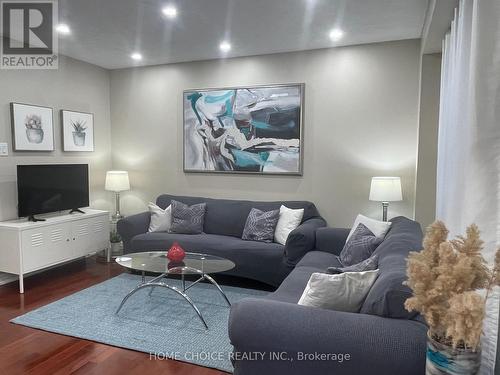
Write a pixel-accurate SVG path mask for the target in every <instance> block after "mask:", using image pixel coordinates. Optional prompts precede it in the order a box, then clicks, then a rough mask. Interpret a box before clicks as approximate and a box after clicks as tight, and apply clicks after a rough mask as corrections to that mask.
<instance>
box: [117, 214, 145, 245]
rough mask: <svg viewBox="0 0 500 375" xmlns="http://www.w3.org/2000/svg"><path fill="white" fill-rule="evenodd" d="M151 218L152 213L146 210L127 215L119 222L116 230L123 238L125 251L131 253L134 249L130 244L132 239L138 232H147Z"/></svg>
mask: <svg viewBox="0 0 500 375" xmlns="http://www.w3.org/2000/svg"><path fill="white" fill-rule="evenodd" d="M150 220H151V214H150V213H149V212H147V211H146V212H141V213H140V214H136V215H131V216H127V217H126V218H123V219H121V220H120V221H119V222H118V223H117V225H116V230H117V231H118V234H119V235H120V237H121V238H122V241H123V252H124V253H130V252H131V251H133V250H134V249H132V248H131V246H130V240H132V238H133V237H135V236H137V235H138V234H142V233H146V232H147V231H148V229H149V221H150Z"/></svg>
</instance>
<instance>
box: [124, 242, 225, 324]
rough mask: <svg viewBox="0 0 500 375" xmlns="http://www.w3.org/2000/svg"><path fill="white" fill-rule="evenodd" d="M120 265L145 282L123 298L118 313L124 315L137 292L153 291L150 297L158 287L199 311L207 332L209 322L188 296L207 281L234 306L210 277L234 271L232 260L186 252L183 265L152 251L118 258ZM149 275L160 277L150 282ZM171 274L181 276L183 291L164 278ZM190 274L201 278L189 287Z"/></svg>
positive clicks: (161, 252)
mask: <svg viewBox="0 0 500 375" xmlns="http://www.w3.org/2000/svg"><path fill="white" fill-rule="evenodd" d="M116 262H117V263H118V264H119V265H121V266H123V267H126V268H129V269H131V270H135V271H140V272H141V273H142V282H141V283H140V284H139V285H138V286H136V287H135V288H134V289H132V290H131V291H130V292H129V293H128V294H127V295H126V296H125V297H124V298H123V300H122V302H121V303H120V306H119V307H118V309H117V310H116V314H118V313H119V312H120V310H121V308H122V307H123V305H124V304H125V302H127V300H128V299H129V298H130V297H131V296H132V295H133V294H134V293H135V292H137V291H139V290H141V289H144V288H151V289H150V290H149V295H151V293H152V292H153V290H154V288H156V287H160V288H166V289H168V290H171V291H173V292H175V293H177V294H178V295H180V296H182V297H183V298H184V299H185V300H186V301H187V302H188V303H189V304H190V305H191V307H192V308H193V309H194V311H196V314H197V315H198V317H199V318H200V320H201V321H202V323H203V325H204V326H205V329H208V326H207V323H206V322H205V319H204V318H203V315H202V314H201V312H200V310H199V309H198V307H196V305H195V304H194V302H193V301H192V300H191V298H189V296H188V295H187V294H186V292H187V291H188V290H189V289H190V288H192V287H193V286H195V285H196V284H198V283H199V282H200V281H203V280H207V281H209V282H210V283H212V284H213V285H214V286H215V287H216V288H217V289H218V290H219V292H220V293H221V294H222V297H224V299H225V301H226V302H227V304H228V305H229V306H231V302H229V299H228V298H227V296H226V294H225V293H224V291H223V290H222V288H221V287H220V285H219V284H217V282H216V281H215V280H214V279H213V278H212V276H210V274H213V273H219V272H224V271H229V270H230V269H232V268H234V267H235V264H234V263H233V262H232V261H230V260H229V259H225V258H221V257H218V256H215V255H208V254H199V253H186V257H185V258H184V259H183V260H182V262H171V261H170V260H169V259H168V258H167V252H166V251H148V252H143V253H131V254H126V255H123V256H120V257H117V258H116ZM146 272H152V273H159V274H160V275H159V276H156V277H154V278H152V279H151V280H148V281H146V278H145V273H146ZM169 275H180V276H181V280H182V290H181V289H180V288H177V287H175V286H172V285H168V284H167V283H166V282H165V280H164V278H167V277H168V276H169ZM186 275H199V278H197V279H196V280H195V281H192V282H190V284H189V285H187V283H186V280H185V276H186Z"/></svg>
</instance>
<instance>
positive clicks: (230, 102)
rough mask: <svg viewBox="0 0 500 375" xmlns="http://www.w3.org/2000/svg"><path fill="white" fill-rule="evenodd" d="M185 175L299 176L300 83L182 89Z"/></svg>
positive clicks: (300, 140) (302, 93)
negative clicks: (246, 174)
mask: <svg viewBox="0 0 500 375" xmlns="http://www.w3.org/2000/svg"><path fill="white" fill-rule="evenodd" d="M183 103H184V108H183V109H184V121H183V128H184V129H183V132H184V172H204V173H207V172H210V173H253V174H288V175H302V164H303V163H302V158H303V139H304V136H303V113H304V109H303V107H304V105H303V103H304V84H300V83H298V84H279V85H264V86H246V87H226V88H216V89H199V90H186V91H184V97H183Z"/></svg>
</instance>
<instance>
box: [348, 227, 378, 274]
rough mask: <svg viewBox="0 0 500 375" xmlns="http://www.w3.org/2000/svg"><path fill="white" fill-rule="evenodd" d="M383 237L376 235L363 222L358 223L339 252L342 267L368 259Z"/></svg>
mask: <svg viewBox="0 0 500 375" xmlns="http://www.w3.org/2000/svg"><path fill="white" fill-rule="evenodd" d="M382 241H383V238H380V237H376V236H375V235H374V234H373V233H372V231H371V230H370V229H368V228H367V227H366V226H365V225H364V224H363V223H359V225H358V226H357V228H356V230H355V231H354V232H353V234H352V236H351V237H349V239H348V240H347V242H346V243H345V245H344V248H343V249H342V251H341V252H340V257H339V258H340V262H341V263H342V265H343V266H344V267H347V266H352V265H354V264H357V263H360V262H362V261H364V260H365V259H368V258H369V257H370V256H371V255H372V253H373V252H374V251H375V249H376V248H377V246H378V245H380V244H381V243H382Z"/></svg>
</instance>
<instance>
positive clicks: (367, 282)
mask: <svg viewBox="0 0 500 375" xmlns="http://www.w3.org/2000/svg"><path fill="white" fill-rule="evenodd" d="M377 274H378V270H375V271H365V272H346V273H341V274H339V275H329V274H327V273H313V274H312V275H311V277H310V278H309V281H308V283H307V286H306V288H305V289H304V292H303V293H302V296H301V297H300V300H299V305H303V306H312V307H320V308H323V309H329V310H336V311H346V312H359V310H360V309H361V306H362V304H363V301H364V299H365V298H366V295H367V294H368V292H369V291H370V288H371V287H372V285H373V283H374V282H375V280H376V279H377Z"/></svg>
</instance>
